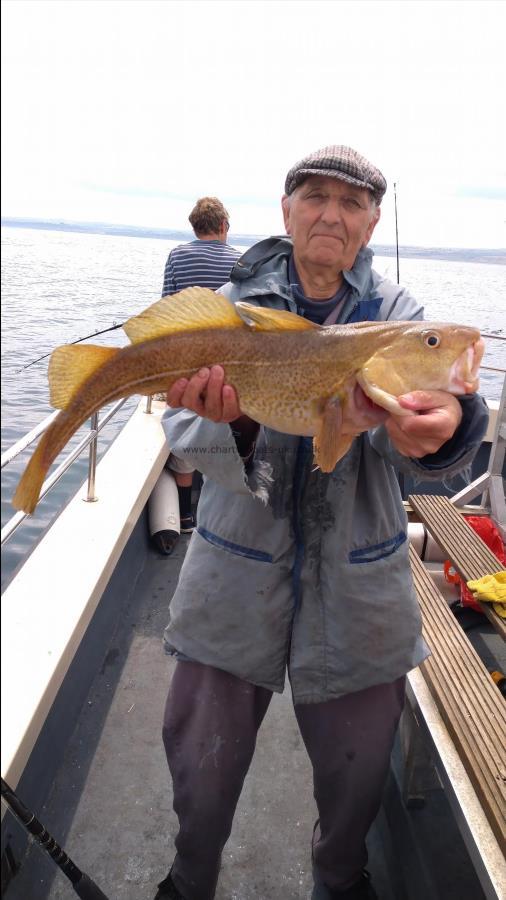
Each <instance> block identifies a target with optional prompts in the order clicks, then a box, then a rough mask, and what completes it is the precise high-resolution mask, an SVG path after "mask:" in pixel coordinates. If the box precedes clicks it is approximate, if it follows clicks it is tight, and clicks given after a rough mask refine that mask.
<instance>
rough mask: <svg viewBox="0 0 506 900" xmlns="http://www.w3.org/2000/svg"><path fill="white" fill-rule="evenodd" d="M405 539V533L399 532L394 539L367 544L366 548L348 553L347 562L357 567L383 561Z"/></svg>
mask: <svg viewBox="0 0 506 900" xmlns="http://www.w3.org/2000/svg"><path fill="white" fill-rule="evenodd" d="M406 537H407V535H406V532H405V531H399V533H398V534H396V535H395V536H394V537H391V538H388V540H386V541H382V542H381V543H380V544H368V545H367V546H366V547H359V548H358V549H357V550H352V551H351V552H350V554H349V556H348V561H349V562H350V563H351V564H352V565H358V564H361V563H371V562H376V561H377V560H378V559H384V557H386V556H391V555H392V553H395V551H396V550H398V549H399V547H401V546H402V544H404V542H405V541H406Z"/></svg>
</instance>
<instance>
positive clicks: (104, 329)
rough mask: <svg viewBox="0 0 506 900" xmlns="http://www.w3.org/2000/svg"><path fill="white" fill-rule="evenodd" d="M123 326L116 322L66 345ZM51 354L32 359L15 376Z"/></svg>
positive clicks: (122, 323)
mask: <svg viewBox="0 0 506 900" xmlns="http://www.w3.org/2000/svg"><path fill="white" fill-rule="evenodd" d="M124 324H125V323H124V322H120V323H119V324H116V322H114V323H113V325H110V326H109V328H102V330H101V331H93V332H92V333H91V334H86V335H85V336H84V337H80V338H77V340H75V341H69V342H68V343H69V344H80V343H81V341H87V340H88V338H92V337H96V336H97V334H106V333H107V332H108V331H116V329H117V328H123V325H124ZM52 352H53V351H52V350H50V351H49V353H44V354H43V356H38V357H37V359H32V361H31V362H29V363H27V364H26V366H21V368H20V369H18V371H17V372H16V374H17V375H19V373H20V372H23V370H24V369H29V368H30V366H34V365H35V363H38V362H40V361H41V360H42V359H47V357H48V356H51V353H52Z"/></svg>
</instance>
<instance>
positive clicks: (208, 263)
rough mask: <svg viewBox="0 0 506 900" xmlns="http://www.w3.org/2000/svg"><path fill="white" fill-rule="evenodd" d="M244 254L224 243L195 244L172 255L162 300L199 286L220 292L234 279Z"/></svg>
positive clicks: (181, 246) (183, 245)
mask: <svg viewBox="0 0 506 900" xmlns="http://www.w3.org/2000/svg"><path fill="white" fill-rule="evenodd" d="M240 256H241V254H240V253H239V251H238V250H234V248H233V247H230V246H229V245H228V244H224V243H223V242H222V241H199V240H196V241H191V242H190V243H189V244H179V246H178V247H174V249H173V250H171V252H170V253H169V258H168V259H167V262H166V264H165V272H164V276H163V288H162V297H166V296H167V294H176V293H177V292H178V291H182V290H184V288H187V287H193V286H194V285H198V286H199V287H206V288H211V290H213V291H216V290H218V288H220V287H221V286H222V285H223V284H226V282H227V281H229V279H230V272H231V271H232V266H233V265H234V263H235V261H236V260H237V259H239V257H240Z"/></svg>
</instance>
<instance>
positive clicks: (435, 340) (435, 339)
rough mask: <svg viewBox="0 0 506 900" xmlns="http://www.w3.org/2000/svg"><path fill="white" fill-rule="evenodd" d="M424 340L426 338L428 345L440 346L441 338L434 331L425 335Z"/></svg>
mask: <svg viewBox="0 0 506 900" xmlns="http://www.w3.org/2000/svg"><path fill="white" fill-rule="evenodd" d="M423 340H424V343H425V344H427V347H439V345H440V343H441V338H440V337H439V335H438V334H434V332H433V331H431V332H429V333H428V334H426V335H424V338H423Z"/></svg>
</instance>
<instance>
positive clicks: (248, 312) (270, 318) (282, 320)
mask: <svg viewBox="0 0 506 900" xmlns="http://www.w3.org/2000/svg"><path fill="white" fill-rule="evenodd" d="M235 306H236V309H238V310H239V312H240V313H241V315H242V316H244V317H245V318H247V319H250V320H251V322H252V325H251V327H252V328H253V329H254V331H310V330H311V329H314V328H320V325H316V324H315V322H310V321H309V320H308V319H303V318H302V316H297V315H296V314H295V313H292V312H288V310H286V309H266V308H265V307H263V306H253V305H252V304H251V303H244V302H243V301H242V300H240V301H239V302H238V303H236V304H235Z"/></svg>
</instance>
